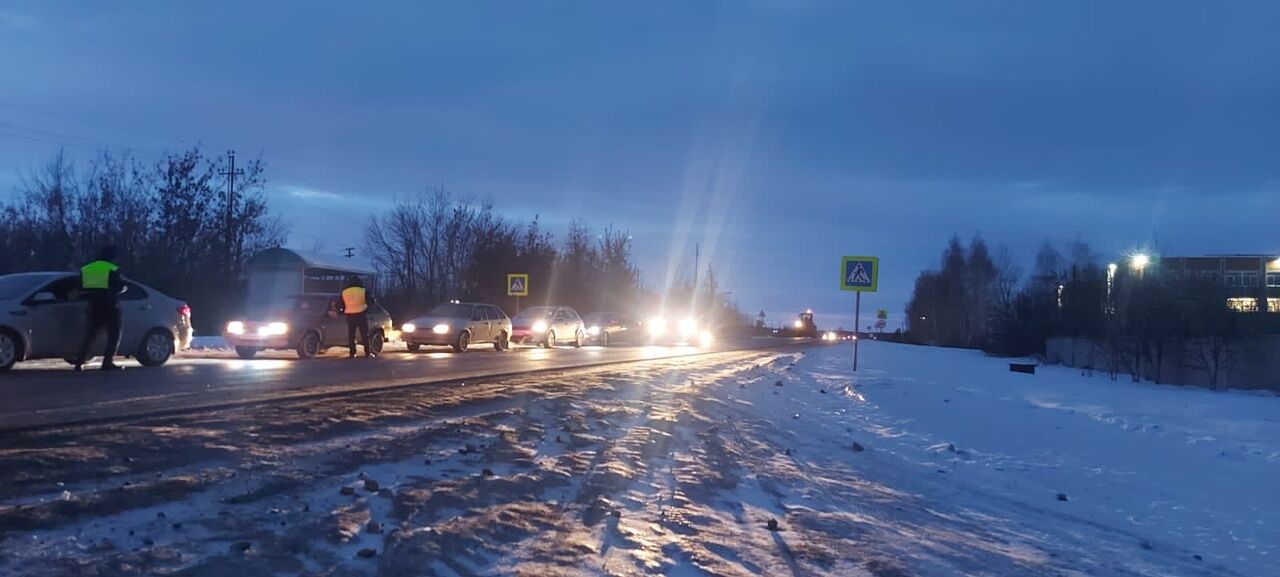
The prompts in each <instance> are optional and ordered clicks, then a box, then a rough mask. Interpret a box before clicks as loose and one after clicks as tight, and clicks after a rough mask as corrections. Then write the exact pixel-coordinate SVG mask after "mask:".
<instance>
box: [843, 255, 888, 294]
mask: <svg viewBox="0 0 1280 577" xmlns="http://www.w3.org/2000/svg"><path fill="white" fill-rule="evenodd" d="M879 284H880V258H879V257H874V256H846V257H844V258H842V259H840V290H844V291H857V292H867V293H873V292H876V287H877V286H878V285H879Z"/></svg>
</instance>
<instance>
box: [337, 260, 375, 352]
mask: <svg viewBox="0 0 1280 577" xmlns="http://www.w3.org/2000/svg"><path fill="white" fill-rule="evenodd" d="M372 302H373V297H372V296H370V295H369V293H368V292H367V291H365V288H364V283H362V282H360V277H358V276H355V275H351V276H348V277H347V288H344V289H342V314H343V316H345V317H347V352H348V353H349V355H348V356H349V357H354V356H356V331H360V344H361V346H363V347H364V356H366V357H374V356H377V355H376V353H374V352H373V351H372V350H369V304H370V303H372Z"/></svg>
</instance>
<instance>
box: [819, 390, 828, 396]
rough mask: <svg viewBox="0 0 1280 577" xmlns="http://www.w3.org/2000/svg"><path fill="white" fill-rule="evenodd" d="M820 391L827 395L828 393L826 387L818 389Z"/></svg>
mask: <svg viewBox="0 0 1280 577" xmlns="http://www.w3.org/2000/svg"><path fill="white" fill-rule="evenodd" d="M818 392H819V393H822V394H824V395H825V394H827V390H826V389H818Z"/></svg>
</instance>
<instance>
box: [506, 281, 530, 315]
mask: <svg viewBox="0 0 1280 577" xmlns="http://www.w3.org/2000/svg"><path fill="white" fill-rule="evenodd" d="M507 296H509V297H516V314H520V297H527V296H529V273H511V274H508V275H507Z"/></svg>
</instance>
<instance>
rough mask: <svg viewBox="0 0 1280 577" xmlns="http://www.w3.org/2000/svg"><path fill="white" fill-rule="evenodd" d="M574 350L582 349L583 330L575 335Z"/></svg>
mask: <svg viewBox="0 0 1280 577" xmlns="http://www.w3.org/2000/svg"><path fill="white" fill-rule="evenodd" d="M573 348H575V349H580V348H582V331H581V330H579V331H578V332H576V333H573Z"/></svg>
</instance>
